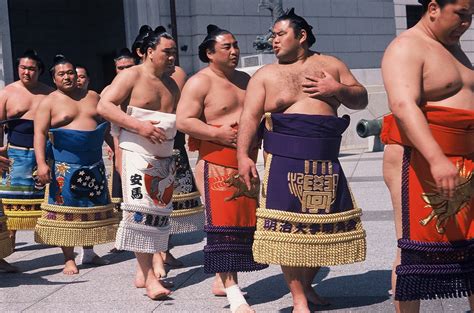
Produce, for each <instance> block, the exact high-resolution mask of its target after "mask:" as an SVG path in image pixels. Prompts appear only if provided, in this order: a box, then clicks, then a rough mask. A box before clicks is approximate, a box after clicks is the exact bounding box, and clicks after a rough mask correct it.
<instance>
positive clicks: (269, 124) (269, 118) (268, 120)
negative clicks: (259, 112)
mask: <svg viewBox="0 0 474 313" xmlns="http://www.w3.org/2000/svg"><path fill="white" fill-rule="evenodd" d="M265 128H266V129H268V131H271V132H272V131H273V120H272V113H270V112H267V113H265Z"/></svg>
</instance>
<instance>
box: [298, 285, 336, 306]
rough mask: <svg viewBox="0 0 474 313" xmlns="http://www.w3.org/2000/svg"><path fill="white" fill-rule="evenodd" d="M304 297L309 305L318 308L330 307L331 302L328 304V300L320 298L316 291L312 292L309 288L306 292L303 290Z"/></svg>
mask: <svg viewBox="0 0 474 313" xmlns="http://www.w3.org/2000/svg"><path fill="white" fill-rule="evenodd" d="M304 294H305V296H306V299H307V300H308V302H309V303H312V304H314V305H316V306H319V307H326V306H330V305H331V302H329V301H328V300H326V299H325V298H323V297H321V296H320V295H318V294H317V293H316V291H314V289H313V288H309V289H307V290H305V293H304Z"/></svg>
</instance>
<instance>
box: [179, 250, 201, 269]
mask: <svg viewBox="0 0 474 313" xmlns="http://www.w3.org/2000/svg"><path fill="white" fill-rule="evenodd" d="M171 252H173V251H171ZM178 260H180V261H181V262H183V264H184V266H183V267H181V268H186V267H192V266H200V265H201V266H202V265H203V264H204V252H203V251H202V250H197V251H194V252H191V253H189V254H186V255H183V256H180V257H179V258H178Z"/></svg>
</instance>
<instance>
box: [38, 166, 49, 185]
mask: <svg viewBox="0 0 474 313" xmlns="http://www.w3.org/2000/svg"><path fill="white" fill-rule="evenodd" d="M36 180H37V181H38V184H39V185H43V186H44V185H46V184H49V182H50V181H51V169H50V168H49V166H48V164H46V163H45V164H39V165H38V169H37V170H36Z"/></svg>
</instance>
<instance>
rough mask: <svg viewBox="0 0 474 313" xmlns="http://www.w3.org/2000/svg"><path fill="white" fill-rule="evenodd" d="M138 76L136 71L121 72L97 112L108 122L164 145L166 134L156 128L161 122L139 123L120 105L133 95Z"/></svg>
mask: <svg viewBox="0 0 474 313" xmlns="http://www.w3.org/2000/svg"><path fill="white" fill-rule="evenodd" d="M138 75H139V74H138V72H137V71H136V70H131V71H130V70H127V71H122V72H120V73H119V74H118V75H117V76H116V77H115V79H114V80H113V81H112V83H111V84H110V85H109V86H108V87H107V90H104V91H103V94H102V97H101V99H100V101H99V104H98V105H97V112H98V113H99V114H100V115H102V116H103V117H104V118H105V119H106V120H108V121H110V122H112V123H114V124H116V125H117V126H119V127H122V128H125V129H128V130H130V131H133V132H135V133H137V134H139V135H140V136H143V137H145V138H147V139H148V140H150V141H151V142H152V143H154V144H156V143H162V142H164V141H166V134H165V132H164V131H163V130H162V129H161V128H158V127H155V125H157V124H159V123H160V122H159V121H139V120H138V119H136V118H134V117H132V116H130V115H128V114H126V113H125V112H123V111H122V110H121V109H120V105H121V104H122V103H123V102H125V101H126V99H127V98H128V97H129V96H130V94H131V93H132V90H133V86H134V84H135V81H136V80H137V79H138Z"/></svg>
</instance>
